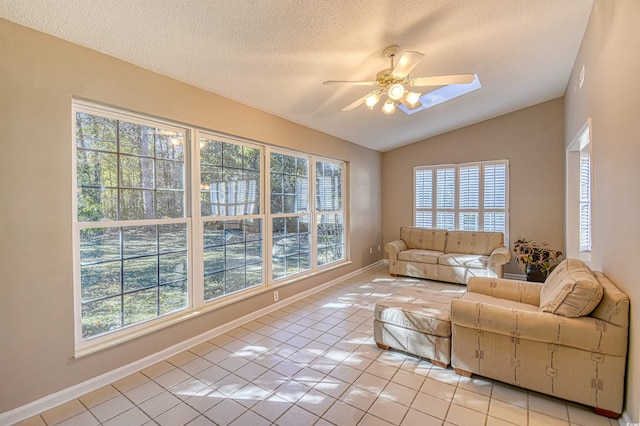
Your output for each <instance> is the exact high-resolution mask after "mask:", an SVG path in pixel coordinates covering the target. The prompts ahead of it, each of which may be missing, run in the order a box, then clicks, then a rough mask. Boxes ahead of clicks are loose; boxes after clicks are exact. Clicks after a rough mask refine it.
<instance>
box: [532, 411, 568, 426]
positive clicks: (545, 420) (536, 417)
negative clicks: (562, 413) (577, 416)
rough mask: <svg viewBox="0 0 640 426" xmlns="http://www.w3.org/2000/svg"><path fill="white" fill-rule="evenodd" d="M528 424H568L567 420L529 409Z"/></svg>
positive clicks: (552, 425) (539, 425) (549, 425)
mask: <svg viewBox="0 0 640 426" xmlns="http://www.w3.org/2000/svg"><path fill="white" fill-rule="evenodd" d="M529 426H569V421H567V420H562V419H559V418H557V417H553V416H549V415H546V414H542V413H538V412H536V411H529Z"/></svg>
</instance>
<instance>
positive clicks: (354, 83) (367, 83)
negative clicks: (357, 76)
mask: <svg viewBox="0 0 640 426" xmlns="http://www.w3.org/2000/svg"><path fill="white" fill-rule="evenodd" d="M322 84H324V85H325V86H329V85H333V84H344V85H349V86H377V85H378V82H377V81H343V80H330V81H325V82H324V83H322Z"/></svg>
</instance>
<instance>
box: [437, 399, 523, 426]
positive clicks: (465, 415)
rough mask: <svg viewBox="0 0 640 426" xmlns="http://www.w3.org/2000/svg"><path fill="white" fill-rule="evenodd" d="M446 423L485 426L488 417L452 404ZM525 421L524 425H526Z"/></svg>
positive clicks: (460, 425)
mask: <svg viewBox="0 0 640 426" xmlns="http://www.w3.org/2000/svg"><path fill="white" fill-rule="evenodd" d="M446 421H447V422H448V423H452V424H454V425H458V426H484V425H485V423H486V421H487V416H486V415H485V414H483V413H480V412H478V411H475V410H471V409H469V408H466V407H463V406H461V405H456V404H451V407H449V412H448V413H447V418H446ZM526 422H527V420H526V419H525V421H524V423H521V424H522V425H526V424H527V423H526Z"/></svg>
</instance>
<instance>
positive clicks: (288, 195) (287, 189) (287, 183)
mask: <svg viewBox="0 0 640 426" xmlns="http://www.w3.org/2000/svg"><path fill="white" fill-rule="evenodd" d="M270 158H271V173H270V179H271V182H272V183H271V213H273V214H277V213H300V212H307V211H309V166H308V161H307V160H306V159H304V158H299V157H294V156H290V155H284V154H278V153H271V157H270Z"/></svg>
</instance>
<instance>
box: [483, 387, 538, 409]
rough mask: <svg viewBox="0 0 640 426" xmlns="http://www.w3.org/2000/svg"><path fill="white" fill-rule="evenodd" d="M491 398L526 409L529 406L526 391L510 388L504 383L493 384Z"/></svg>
mask: <svg viewBox="0 0 640 426" xmlns="http://www.w3.org/2000/svg"><path fill="white" fill-rule="evenodd" d="M491 398H493V399H498V400H500V401H503V402H506V403H509V404H512V405H517V406H518V407H522V408H527V407H528V406H529V403H528V401H529V395H528V393H527V391H526V390H524V389H520V388H517V387H515V386H510V385H507V384H504V383H499V382H495V383H494V384H493V390H492V392H491Z"/></svg>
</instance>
